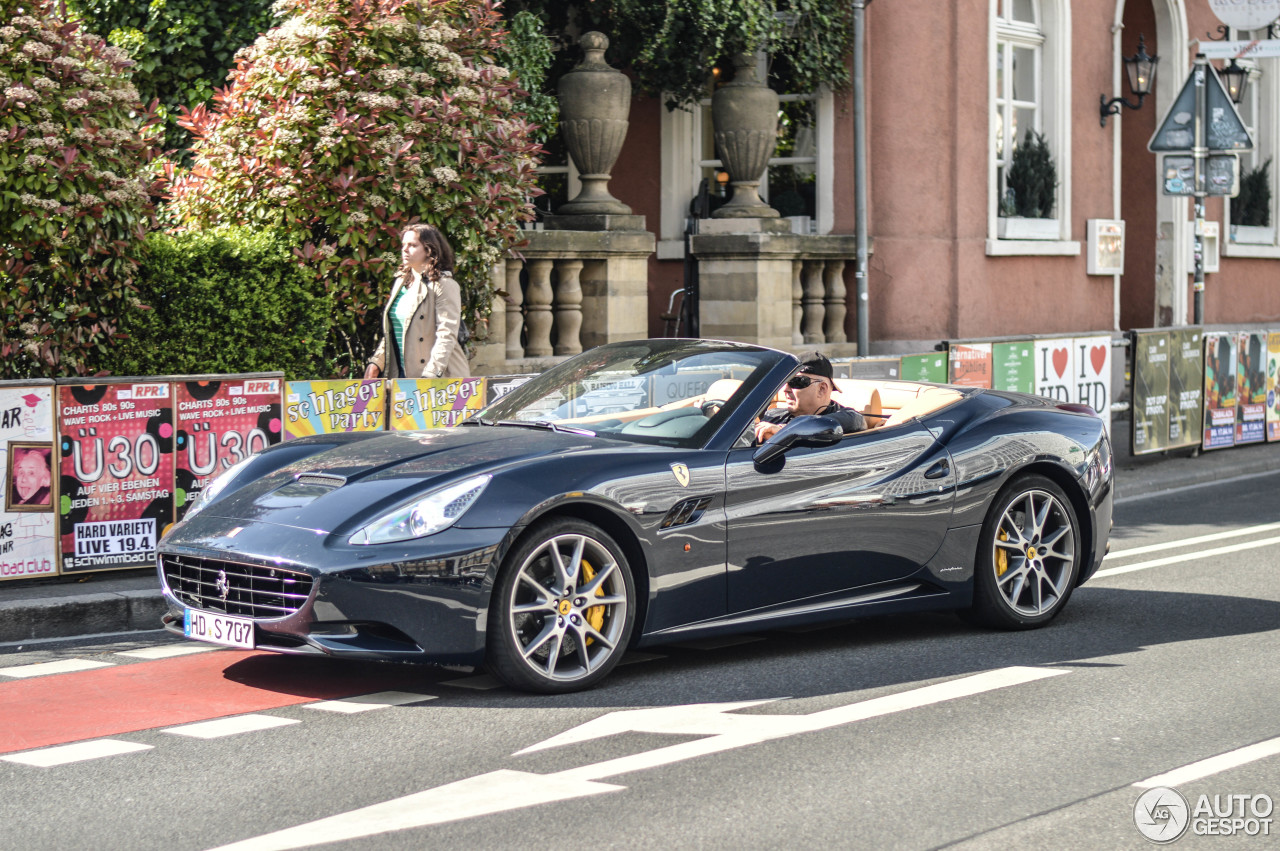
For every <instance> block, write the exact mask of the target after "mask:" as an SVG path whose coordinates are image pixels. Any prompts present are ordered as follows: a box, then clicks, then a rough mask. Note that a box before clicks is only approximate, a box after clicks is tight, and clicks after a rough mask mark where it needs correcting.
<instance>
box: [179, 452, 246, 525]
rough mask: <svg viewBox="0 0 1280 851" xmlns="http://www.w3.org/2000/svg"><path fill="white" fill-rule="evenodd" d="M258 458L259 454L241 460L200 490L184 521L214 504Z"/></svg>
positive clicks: (183, 517) (183, 516) (192, 501)
mask: <svg viewBox="0 0 1280 851" xmlns="http://www.w3.org/2000/svg"><path fill="white" fill-rule="evenodd" d="M256 457H257V454H256V453H255V454H254V455H249V456H246V457H244V458H241V459H240V460H239V461H237V462H236V463H234V464H232V465H231V466H230V467H228V468H227V469H225V470H223V471H222V472H221V473H219V474H218V475H217V476H214V478H213V480H212V481H211V482H209V483H208V484H207V485H205V486H204V487H203V488H201V489H200V493H198V494H196V498H195V499H193V500H191V505H190V506H189V507H188V508H187V513H186V514H184V515H182V519H183V520H186V519H188V518H190V517H192V516H194V515H195V514H196V513H197V512H199V511H200V510H202V509H203V508H204V507H205V506H206V505H208V504H209V503H211V502H213V500H214V499H215V498H217V496H218V494H220V493H222V491H223V489H224V488H226V486H227V485H229V484H231V480H232V479H234V478H235V477H236V476H238V475H239V474H240V471H241V470H243V469H244V468H245V467H247V466H248V464H249V462H250V461H252V460H253V459H254V458H256Z"/></svg>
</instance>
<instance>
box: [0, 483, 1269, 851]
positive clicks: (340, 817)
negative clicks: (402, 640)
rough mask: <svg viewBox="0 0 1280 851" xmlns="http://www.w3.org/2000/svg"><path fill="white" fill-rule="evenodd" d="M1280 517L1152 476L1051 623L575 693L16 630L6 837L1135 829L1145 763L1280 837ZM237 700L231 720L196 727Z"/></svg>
mask: <svg viewBox="0 0 1280 851" xmlns="http://www.w3.org/2000/svg"><path fill="white" fill-rule="evenodd" d="M1277 521H1280V491H1278V490H1277V489H1276V488H1275V487H1274V479H1273V477H1254V478H1251V479H1246V480H1241V481H1236V482H1224V483H1220V484H1217V485H1214V486H1211V487H1210V486H1204V487H1197V488H1195V489H1188V490H1184V491H1181V492H1177V493H1173V494H1167V495H1162V496H1159V497H1152V498H1146V499H1130V500H1127V501H1125V502H1124V503H1123V504H1121V505H1120V506H1118V508H1117V517H1116V522H1117V526H1116V530H1115V533H1114V535H1113V539H1112V550H1113V555H1112V556H1111V557H1109V558H1108V560H1107V562H1106V563H1105V564H1104V565H1103V568H1104V573H1105V574H1107V575H1102V576H1100V577H1099V578H1096V579H1095V580H1093V581H1092V582H1090V583H1089V584H1088V585H1086V586H1085V587H1083V588H1081V589H1079V590H1077V592H1076V594H1075V596H1074V597H1073V599H1072V600H1071V602H1070V605H1069V606H1068V607H1067V609H1066V611H1065V613H1064V614H1063V615H1062V616H1061V617H1060V618H1059V619H1058V620H1057V621H1055V622H1054V623H1053V624H1052V625H1051V626H1050V627H1048V628H1046V629H1043V630H1039V631H1036V632H1028V633H996V632H987V631H981V630H975V629H973V628H971V627H969V626H967V625H965V624H963V623H962V622H960V621H959V620H958V619H957V618H955V617H954V616H952V615H945V614H939V615H921V616H902V617H894V618H875V619H863V620H858V621H853V622H849V623H845V624H840V625H836V626H831V627H828V628H824V629H818V630H811V631H808V632H761V633H759V634H757V635H753V636H750V637H747V638H746V639H744V640H741V641H740V642H739V643H734V644H731V645H728V646H709V645H702V644H699V645H697V646H692V645H689V646H673V647H663V648H658V649H657V650H654V651H652V652H651V653H648V654H643V655H641V654H635V655H634V656H633V658H632V659H631V660H628V661H629V663H628V664H626V665H625V666H623V667H621V668H619V669H618V670H617V671H616V672H615V673H614V674H613V675H612V676H611V678H610V679H608V680H607V681H606V682H605V684H604V685H603V686H602V687H601V688H598V689H596V690H594V691H591V692H588V693H585V694H578V695H570V696H565V697H556V698H547V697H533V696H528V695H522V694H518V693H514V692H510V691H507V690H505V689H502V688H496V687H493V686H494V684H493V683H492V682H491V681H490V680H488V679H487V678H485V677H483V676H481V677H477V676H475V675H472V674H470V673H467V672H459V671H441V670H431V671H423V670H420V669H415V668H408V667H403V666H402V667H391V666H382V665H357V664H351V663H332V662H325V661H323V660H310V659H292V658H287V657H280V656H271V655H258V654H246V653H242V652H239V651H227V650H211V651H208V652H198V653H190V654H188V655H181V656H172V657H169V658H139V657H138V656H136V655H134V656H127V655H121V654H122V653H125V652H132V651H135V650H139V649H141V650H144V651H148V652H156V653H165V652H170V651H168V650H167V649H165V648H171V647H179V648H188V647H189V648H190V649H194V648H195V647H196V645H190V646H188V645H182V644H181V643H178V642H175V641H174V640H173V639H171V638H168V637H165V636H163V635H142V636H136V635H135V636H131V637H130V638H129V640H127V641H121V642H118V643H107V642H104V641H102V640H101V639H99V640H97V641H96V642H93V643H83V642H81V643H78V644H77V643H71V644H67V645H42V646H41V647H40V649H38V650H35V651H23V652H10V653H6V654H4V655H0V718H3V721H2V722H0V754H3V755H2V756H0V848H5V849H8V848H13V849H24V851H26V850H27V849H54V848H56V849H67V848H75V847H91V848H94V849H114V848H119V849H149V848H161V847H163V848H165V849H172V851H185V849H210V848H218V847H223V846H232V847H235V848H244V849H249V848H254V849H266V848H290V847H312V846H315V845H317V844H323V843H330V845H329V847H334V848H342V849H344V851H345V850H346V849H384V848H391V849H399V848H404V849H410V848H412V849H417V848H424V847H431V848H521V849H525V848H529V847H547V846H553V847H565V848H601V847H624V848H668V847H671V848H674V847H690V846H693V847H705V848H776V847H782V846H787V847H803V846H805V845H811V844H821V845H822V846H834V847H840V848H895V849H916V848H936V847H946V846H959V847H964V848H990V849H1007V848H1011V847H1052V848H1135V849H1136V848H1147V847H1150V846H1151V843H1150V842H1149V841H1148V840H1147V839H1145V838H1144V837H1143V835H1142V834H1141V833H1139V831H1138V828H1137V827H1136V826H1135V820H1134V810H1135V804H1136V803H1137V802H1138V800H1139V798H1140V797H1141V796H1143V794H1144V792H1145V791H1146V786H1156V787H1164V786H1167V787H1171V788H1174V789H1176V790H1177V791H1178V792H1179V793H1180V794H1181V795H1182V796H1183V797H1184V799H1185V800H1186V802H1187V806H1188V810H1189V811H1191V815H1192V818H1191V823H1190V826H1189V828H1188V830H1187V831H1186V835H1184V836H1183V837H1182V838H1181V839H1179V840H1178V842H1177V845H1178V847H1193V848H1219V847H1221V848H1228V847H1259V848H1261V847H1268V846H1274V845H1275V844H1276V841H1277V840H1276V836H1277V828H1280V825H1275V824H1273V823H1272V822H1266V823H1265V824H1264V822H1265V821H1266V819H1265V818H1264V817H1262V816H1261V815H1260V814H1259V811H1261V810H1267V812H1266V817H1267V818H1270V819H1273V820H1280V813H1275V814H1272V813H1271V812H1270V811H1269V805H1270V803H1271V802H1274V801H1275V800H1277V799H1280V666H1278V665H1276V664H1275V660H1276V659H1277V658H1280V522H1277ZM1205 536H1214V537H1212V538H1210V539H1208V540H1198V539H1202V538H1204V537H1205ZM1135 567H1136V568H1140V569H1134V570H1129V571H1124V570H1123V569H1124V568H1135ZM46 663H56V664H57V665H59V666H61V667H55V668H52V669H51V668H33V667H28V666H34V665H39V664H46ZM90 663H96V664H95V665H94V666H93V667H91V668H89V667H84V669H82V670H71V668H76V667H82V666H87V665H89V664H90ZM59 671H62V672H59ZM33 673H34V674H35V675H34V676H33V675H30V674H33ZM369 693H373V694H378V695H382V696H380V697H376V698H367V699H366V703H364V704H360V703H356V704H352V703H350V702H343V701H339V702H338V703H337V704H329V703H326V702H324V701H326V700H327V699H329V698H341V697H347V696H350V695H359V694H369ZM378 704H393V705H378ZM725 704H728V705H725ZM353 708H354V709H361V710H363V711H357V712H353V711H350V710H352V709H353ZM335 709H338V710H345V711H334V710H335ZM218 718H229V719H231V721H234V722H235V723H236V724H237V729H236V730H235V731H231V732H227V731H226V730H225V729H218V728H213V729H210V728H208V727H205V728H201V727H198V726H197V727H192V726H190V725H194V724H199V723H201V722H204V721H209V720H211V719H218ZM223 723H227V722H223ZM198 736H199V737H198ZM64 746H69V747H72V748H75V750H71V751H67V750H59V748H62V747H64ZM538 746H541V747H538ZM526 749H531V750H527V751H526ZM1242 749H1244V750H1242ZM105 752H113V755H98V754H102V753H105ZM90 756H91V757H92V758H86V757H90ZM74 757H81V758H80V759H79V760H78V761H68V762H62V763H61V764H52V765H45V764H31V763H33V762H35V763H49V762H56V761H58V760H61V759H70V758H74ZM1211 759H1212V760H1214V761H1213V762H1210V763H1205V762H1204V761H1206V760H1211ZM1171 772H1172V774H1171ZM1144 784H1145V785H1144ZM1161 794H1163V793H1161ZM1201 795H1206V796H1208V797H1207V799H1205V802H1204V805H1205V806H1209V807H1211V808H1212V807H1213V805H1214V804H1216V805H1217V806H1218V809H1219V813H1218V815H1222V814H1223V813H1222V811H1223V810H1224V809H1225V808H1227V807H1228V806H1230V807H1231V808H1232V810H1233V812H1232V813H1231V815H1233V816H1235V815H1241V814H1240V813H1239V812H1238V811H1239V809H1240V807H1241V806H1242V807H1243V808H1244V810H1245V812H1244V813H1243V814H1242V815H1243V818H1242V819H1241V823H1240V827H1239V828H1238V830H1241V831H1247V830H1249V829H1254V830H1256V831H1257V832H1258V833H1259V834H1261V833H1262V831H1263V830H1264V829H1266V830H1270V835H1265V836H1264V835H1258V836H1253V837H1251V836H1248V835H1244V834H1239V835H1235V836H1231V837H1224V836H1208V835H1205V836H1200V835H1196V834H1195V830H1196V829H1197V827H1198V828H1199V829H1200V830H1201V831H1203V830H1204V829H1206V828H1208V827H1214V828H1215V829H1219V830H1220V829H1221V828H1222V827H1223V826H1224V823H1223V822H1221V821H1218V822H1212V823H1210V822H1208V821H1207V820H1206V818H1205V813H1204V812H1203V809H1202V808H1201V800H1200V796H1201ZM1233 795H1235V796H1245V797H1244V798H1230V797H1229V796H1233ZM1215 796H1217V797H1216V798H1215ZM1263 796H1266V797H1263ZM1144 800H1147V801H1148V802H1149V801H1150V799H1144ZM1163 803H1165V804H1167V803H1168V801H1167V800H1166V801H1163ZM1251 808H1252V811H1251ZM1175 809H1176V804H1175ZM1197 809H1201V811H1200V812H1199V813H1198V814H1195V813H1194V811H1195V810H1197ZM1145 811H1146V812H1147V813H1148V817H1149V818H1153V819H1155V820H1156V821H1157V822H1159V823H1157V824H1156V825H1155V827H1154V828H1153V829H1160V828H1161V826H1162V825H1163V824H1164V823H1165V822H1166V821H1167V819H1165V815H1164V814H1165V810H1163V809H1159V808H1147V809H1146V810H1145ZM1209 815H1210V816H1213V815H1214V814H1213V813H1212V812H1210V813H1209ZM1197 816H1198V818H1199V821H1198V822H1197V820H1196V818H1197ZM1229 818H1230V816H1228V821H1227V822H1226V823H1225V826H1227V827H1230V826H1231V822H1230V821H1229ZM1251 819H1252V821H1251ZM1162 820H1163V821H1162ZM233 843H243V844H234V845H233Z"/></svg>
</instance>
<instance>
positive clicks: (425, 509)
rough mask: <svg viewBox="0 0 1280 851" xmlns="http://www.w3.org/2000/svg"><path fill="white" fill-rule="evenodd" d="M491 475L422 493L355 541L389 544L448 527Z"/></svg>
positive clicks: (379, 519)
mask: <svg viewBox="0 0 1280 851" xmlns="http://www.w3.org/2000/svg"><path fill="white" fill-rule="evenodd" d="M491 478H492V476H490V475H488V474H485V475H483V476H474V477H472V478H470V479H463V480H462V481H460V482H456V483H454V484H452V485H449V486H448V487H444V488H441V489H440V490H437V491H432V492H431V493H429V494H427V495H426V496H420V497H418V498H417V499H415V500H414V501H413V502H410V503H407V504H405V505H402V506H400V507H399V508H397V509H395V510H394V511H392V512H390V513H388V514H384V515H383V516H381V517H379V518H378V519H377V520H375V521H373V522H372V523H370V524H369V525H368V526H365V527H364V528H363V529H361V530H360V531H359V532H356V533H355V534H354V535H352V536H351V538H350V540H349V541H348V543H352V544H389V543H392V542H394V541H408V540H410V539H412V538H421V537H423V536H425V535H434V534H435V533H436V532H439V531H441V530H442V529H447V528H449V527H450V526H452V525H453V524H454V522H455V521H456V520H457V519H458V518H459V517H461V516H462V515H463V514H465V513H466V511H467V509H468V508H470V507H471V506H472V504H473V503H474V502H475V501H476V499H478V498H479V496H480V494H482V493H484V489H485V487H486V486H487V485H488V484H489V479H491Z"/></svg>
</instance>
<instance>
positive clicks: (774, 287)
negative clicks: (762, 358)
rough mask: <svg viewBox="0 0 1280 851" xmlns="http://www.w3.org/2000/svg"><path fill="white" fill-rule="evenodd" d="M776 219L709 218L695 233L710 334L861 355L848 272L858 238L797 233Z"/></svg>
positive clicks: (702, 312)
mask: <svg viewBox="0 0 1280 851" xmlns="http://www.w3.org/2000/svg"><path fill="white" fill-rule="evenodd" d="M775 222H776V220H768V219H763V220H759V219H758V220H751V222H750V223H748V220H740V221H737V222H723V223H722V222H719V221H715V222H704V223H703V229H702V231H701V232H700V233H699V234H698V235H697V236H695V237H693V240H692V246H693V253H694V255H695V256H696V257H697V258H698V270H699V280H700V288H699V293H700V299H699V308H700V317H701V330H702V334H703V336H705V337H716V338H720V339H728V340H742V341H745V342H753V343H760V344H762V345H766V346H773V347H775V348H780V349H792V350H794V349H798V348H801V347H805V346H812V345H821V346H822V347H823V348H824V350H826V351H828V353H830V354H840V355H844V354H855V353H856V341H850V340H849V337H848V334H847V333H846V331H845V324H846V319H847V318H848V317H850V316H853V317H856V315H857V314H856V305H855V306H854V309H853V310H850V307H849V303H848V302H849V298H850V293H849V291H848V288H847V287H846V286H845V283H844V273H845V268H846V266H847V265H850V264H851V263H852V261H853V260H854V258H855V257H856V256H857V241H856V239H855V238H854V237H853V236H848V235H831V236H813V235H803V234H793V233H791V232H789V231H788V230H785V228H786V227H787V224H786V223H785V222H782V223H775ZM788 307H789V308H790V309H788ZM845 348H849V349H850V351H848V352H845V351H843V349H845Z"/></svg>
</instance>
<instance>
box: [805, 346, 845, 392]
mask: <svg viewBox="0 0 1280 851" xmlns="http://www.w3.org/2000/svg"><path fill="white" fill-rule="evenodd" d="M796 357H797V358H799V359H800V372H801V373H802V374H804V373H807V374H809V375H817V376H820V377H822V378H825V379H827V380H828V381H830V382H831V389H832V390H839V389H840V388H839V387H837V386H836V379H835V373H834V371H833V370H832V369H831V361H829V360H827V356H826V355H824V354H823V353H822V352H820V351H818V350H817V349H810V350H809V351H807V352H801V353H800V354H798V355H796Z"/></svg>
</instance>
